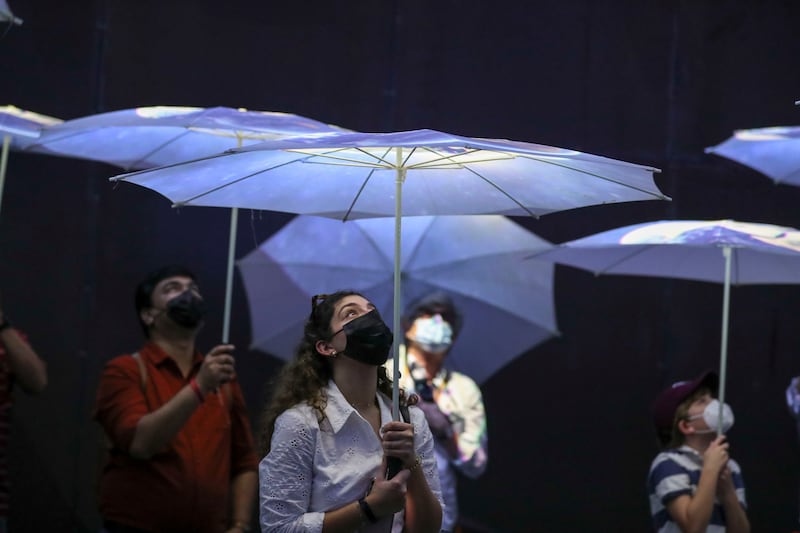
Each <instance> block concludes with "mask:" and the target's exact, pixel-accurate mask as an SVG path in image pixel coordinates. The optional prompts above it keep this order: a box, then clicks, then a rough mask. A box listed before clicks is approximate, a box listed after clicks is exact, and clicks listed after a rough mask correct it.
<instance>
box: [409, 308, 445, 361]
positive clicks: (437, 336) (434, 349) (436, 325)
mask: <svg viewBox="0 0 800 533" xmlns="http://www.w3.org/2000/svg"><path fill="white" fill-rule="evenodd" d="M414 325H415V326H416V328H415V333H414V336H413V337H409V338H410V339H411V340H413V341H414V342H416V343H417V344H418V345H419V347H420V348H422V349H423V350H425V351H426V352H431V353H441V352H444V351H446V350H447V349H448V348H450V345H451V344H453V328H452V327H451V326H450V324H448V323H447V322H446V321H445V320H444V319H443V318H442V315H433V316H431V317H426V318H418V319H416V320H415V321H414Z"/></svg>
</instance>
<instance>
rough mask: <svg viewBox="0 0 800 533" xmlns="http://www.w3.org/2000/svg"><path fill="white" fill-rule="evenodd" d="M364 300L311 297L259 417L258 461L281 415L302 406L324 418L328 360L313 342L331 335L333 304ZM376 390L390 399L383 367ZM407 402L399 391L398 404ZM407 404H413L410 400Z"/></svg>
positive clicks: (346, 293) (329, 375)
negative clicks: (297, 337) (292, 347)
mask: <svg viewBox="0 0 800 533" xmlns="http://www.w3.org/2000/svg"><path fill="white" fill-rule="evenodd" d="M353 295H355V296H361V297H362V298H364V296H363V295H362V294H360V293H358V292H356V291H351V290H343V291H338V292H335V293H333V294H328V295H320V296H315V297H314V298H313V299H312V306H311V314H310V315H309V317H308V319H307V320H306V323H305V327H304V330H303V339H302V340H301V341H300V344H299V345H298V346H297V349H296V350H295V354H294V357H293V358H292V360H291V361H289V362H288V363H286V364H285V365H284V366H283V368H282V369H281V371H280V372H279V373H278V376H277V378H276V380H275V382H274V383H275V384H274V388H273V390H272V395H271V397H270V399H269V401H268V402H267V405H266V407H265V408H264V410H263V412H262V413H261V420H260V424H259V426H260V437H259V449H260V452H261V457H264V456H266V455H267V454H268V453H269V450H270V445H271V440H272V433H273V431H274V430H275V420H276V419H277V418H278V416H280V415H281V413H283V412H284V411H286V410H287V409H289V408H290V407H293V406H295V405H297V404H299V403H302V402H305V403H306V404H308V405H310V406H311V407H313V408H314V410H315V411H316V412H317V419H318V420H319V421H320V422H322V420H324V418H325V406H326V404H327V398H326V397H325V393H324V388H325V387H326V386H327V384H328V381H330V379H331V378H332V377H333V370H332V367H331V362H330V359H329V358H328V357H325V356H323V355H320V354H319V353H317V349H316V344H317V341H321V340H323V341H325V340H329V339H330V338H331V336H332V334H333V331H331V328H330V324H331V318H333V311H334V308H335V307H336V303H337V302H338V301H339V300H341V299H342V298H344V297H346V296H353ZM377 379H378V390H379V391H380V392H382V393H384V394H386V395H387V396H388V397H390V398H391V397H392V381H391V380H390V379H389V376H388V375H387V372H386V367H384V366H379V367H377ZM406 403H408V402H407V400H406V398H405V394H404V393H403V391H402V390H401V391H400V404H401V405H405V404H406ZM410 403H414V402H413V400H412V401H411V402H410Z"/></svg>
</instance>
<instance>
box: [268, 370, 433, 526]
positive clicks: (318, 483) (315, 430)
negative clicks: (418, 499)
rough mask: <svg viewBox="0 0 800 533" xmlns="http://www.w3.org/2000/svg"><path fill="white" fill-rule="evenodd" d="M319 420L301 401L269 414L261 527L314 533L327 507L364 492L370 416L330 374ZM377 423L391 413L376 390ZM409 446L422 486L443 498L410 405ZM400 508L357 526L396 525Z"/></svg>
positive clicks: (371, 467)
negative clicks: (272, 427)
mask: <svg viewBox="0 0 800 533" xmlns="http://www.w3.org/2000/svg"><path fill="white" fill-rule="evenodd" d="M325 392H326V394H327V398H328V402H327V405H326V407H325V417H326V418H325V420H323V421H322V423H319V422H318V421H317V414H316V412H315V411H314V410H313V409H312V408H311V407H310V406H309V405H307V404H305V403H302V404H298V405H295V406H294V407H292V408H290V409H287V410H286V411H285V412H283V413H282V414H281V415H280V416H279V417H278V418H277V420H276V421H275V430H274V432H273V434H272V441H271V446H270V452H269V454H267V456H266V457H264V458H263V459H262V460H261V463H260V464H259V466H258V483H259V515H260V523H261V531H262V532H273V531H275V532H301V531H302V532H320V531H322V521H323V517H324V514H325V512H326V511H331V510H335V509H338V508H340V507H342V506H344V505H346V504H349V503H352V502H354V501H356V500H358V499H359V498H361V497H363V496H365V494H366V493H367V490H368V489H369V487H370V481H371V480H372V478H373V477H375V476H377V475H378V470H379V468H380V466H381V463H382V460H383V448H381V442H380V440H379V439H378V436H377V435H376V434H375V432H374V430H373V429H372V426H371V425H370V423H369V422H368V421H367V420H365V419H364V418H363V417H362V416H361V415H360V414H359V413H358V411H356V410H355V409H354V408H353V407H352V406H351V405H350V404H349V403H348V402H347V400H345V398H344V396H343V395H342V393H341V392H340V391H339V388H338V387H337V386H336V384H335V383H334V382H333V380H331V381H330V382H329V383H328V386H327V387H326V388H325ZM377 398H378V402H379V405H380V411H381V426H383V425H384V424H386V423H388V422H390V421H391V420H392V410H391V400H390V399H389V398H387V397H386V396H385V395H383V394H381V393H378V394H377ZM409 414H410V416H411V423H412V425H413V426H414V446H415V448H416V450H417V454H418V455H419V456H420V458H421V459H422V469H423V472H424V474H425V478H426V479H427V481H428V486H429V487H430V488H431V491H432V492H433V494H434V495H435V496H436V499H438V500H439V503H440V504H441V505H442V509H443V510H444V504H443V503H442V494H441V490H440V487H439V476H438V473H437V469H436V458H435V457H434V454H433V444H434V443H433V436H432V435H431V431H430V428H429V427H428V423H427V422H426V421H425V415H424V414H423V413H422V411H421V410H420V409H418V408H416V407H414V406H411V407H409ZM403 515H404V513H402V512H399V513H396V514H395V515H394V518H393V519H392V518H391V517H388V516H387V517H384V518H382V519H380V520H379V521H378V522H377V523H375V524H367V525H365V526H364V527H363V528H362V529H360V530H359V531H364V532H373V531H374V532H382V533H385V532H387V531H389V527H390V526H389V520H390V519H392V520H393V522H392V525H391V531H392V532H398V533H399V532H401V531H402V530H403V525H404V516H403Z"/></svg>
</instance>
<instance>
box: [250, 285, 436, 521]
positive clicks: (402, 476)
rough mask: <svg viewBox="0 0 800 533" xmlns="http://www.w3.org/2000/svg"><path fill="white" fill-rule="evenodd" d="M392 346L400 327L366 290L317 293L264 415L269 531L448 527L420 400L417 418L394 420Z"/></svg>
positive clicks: (263, 515) (264, 503) (263, 507)
mask: <svg viewBox="0 0 800 533" xmlns="http://www.w3.org/2000/svg"><path fill="white" fill-rule="evenodd" d="M391 347H392V333H391V331H390V330H389V328H388V327H387V326H386V324H385V323H384V322H383V320H382V319H381V318H380V315H379V314H378V312H377V310H376V309H375V306H374V305H372V303H370V302H369V301H368V300H367V299H366V298H364V297H363V296H361V295H360V294H358V293H355V292H352V291H340V292H337V293H334V294H331V295H319V296H315V297H314V298H313V299H312V309H311V315H310V316H309V318H308V320H307V322H306V325H305V331H304V335H303V339H302V341H301V342H300V345H299V346H298V348H297V351H296V353H295V357H294V359H293V360H292V361H290V362H289V363H287V365H286V366H284V368H283V370H282V371H281V374H280V376H279V377H278V381H277V383H276V385H275V387H274V389H273V395H272V398H271V400H270V402H269V404H268V405H267V408H266V409H265V411H264V413H263V415H262V423H261V427H262V439H261V440H262V447H263V454H262V455H263V459H262V460H261V463H260V465H259V500H260V501H259V514H260V523H261V531H262V532H273V531H275V532H283V531H286V532H290V531H291V532H297V531H308V532H321V531H322V532H326V533H329V532H340V531H341V532H351V531H370V532H372V531H375V532H378V531H380V532H384V533H388V532H389V531H393V532H400V531H406V532H408V533H429V532H430V533H435V532H438V531H439V529H440V526H441V522H442V503H441V501H442V498H441V491H440V489H439V478H438V474H437V469H436V459H435V457H434V454H433V437H432V435H431V432H430V429H429V428H428V424H427V422H426V421H425V416H424V414H423V413H422V411H420V410H419V409H418V408H417V407H415V406H413V405H411V406H410V407H409V408H408V409H407V411H406V416H407V417H409V418H410V421H409V420H408V418H405V419H404V420H403V421H395V420H393V419H392V413H391V394H392V383H391V381H390V380H389V379H388V377H387V374H386V369H385V368H384V367H383V366H382V365H383V363H385V362H386V359H387V357H388V355H389V351H390V350H391ZM400 401H401V404H402V405H404V406H405V405H406V403H407V400H406V396H405V394H401V398H400ZM408 403H413V401H412V402H408ZM393 461H394V462H396V463H399V464H398V465H397V466H395V465H392V466H393V467H394V468H390V469H389V470H397V469H399V472H397V473H396V474H395V475H394V476H391V475H390V476H388V477H389V478H390V479H387V475H386V471H387V463H389V464H392V462H393Z"/></svg>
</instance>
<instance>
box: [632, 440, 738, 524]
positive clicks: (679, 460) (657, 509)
mask: <svg viewBox="0 0 800 533" xmlns="http://www.w3.org/2000/svg"><path fill="white" fill-rule="evenodd" d="M728 468H730V470H731V474H732V476H733V486H734V487H736V496H737V498H738V499H739V502H741V504H742V507H745V508H747V502H746V500H745V496H744V481H743V480H742V471H741V469H740V468H739V464H738V463H737V462H736V461H734V460H733V459H729V460H728ZM702 469H703V457H702V455H700V454H699V453H698V452H697V451H696V450H694V449H693V448H690V447H689V446H686V445H684V446H681V447H680V448H674V449H670V450H665V451H663V452H661V453H659V454H658V455H657V456H656V458H655V459H654V460H653V463H652V464H651V466H650V473H649V475H648V476H647V492H648V494H649V496H650V514H651V516H652V519H653V530H654V531H657V532H658V533H680V528H679V527H678V524H676V523H675V522H674V521H672V518H671V517H670V515H669V512H668V511H667V508H666V505H667V504H668V503H669V502H671V501H672V500H674V499H675V498H677V497H678V496H682V495H683V494H688V495H693V494H694V493H695V491H696V490H697V483H698V482H699V481H700V472H701V471H702ZM724 532H725V513H724V511H723V509H722V504H720V502H719V500H717V499H716V498H715V499H714V508H713V510H712V512H711V520H710V521H709V524H708V528H706V533H724Z"/></svg>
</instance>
